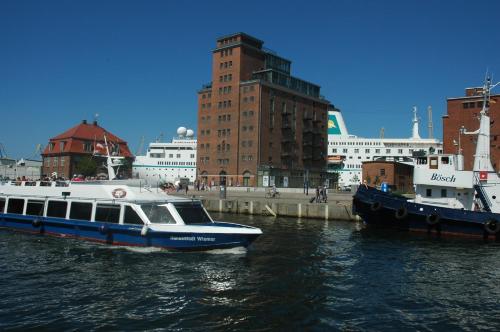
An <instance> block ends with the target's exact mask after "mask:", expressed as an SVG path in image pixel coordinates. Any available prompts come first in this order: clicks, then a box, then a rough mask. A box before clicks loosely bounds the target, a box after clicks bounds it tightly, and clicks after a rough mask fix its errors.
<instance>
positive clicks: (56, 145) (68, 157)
mask: <svg viewBox="0 0 500 332" xmlns="http://www.w3.org/2000/svg"><path fill="white" fill-rule="evenodd" d="M104 135H106V139H107V141H108V144H109V147H110V152H111V154H112V155H118V156H123V157H125V158H126V159H129V160H130V161H132V160H133V158H134V156H133V155H132V153H131V152H130V150H129V148H128V146H127V142H125V141H124V140H122V139H121V138H119V137H117V136H115V135H113V134H112V133H110V132H108V131H107V130H106V129H104V128H102V127H100V126H99V125H98V124H97V121H94V122H93V123H92V124H88V123H87V121H86V120H83V121H82V123H80V124H79V125H77V126H74V127H73V128H71V129H69V130H67V131H65V132H64V133H62V134H60V135H57V136H55V137H53V138H51V139H50V140H49V144H47V147H46V148H45V150H44V151H43V153H42V160H43V166H42V174H43V175H45V176H50V175H52V174H53V173H57V176H62V177H65V178H68V179H69V178H71V177H72V176H73V174H75V169H76V165H77V164H78V163H79V161H80V160H81V159H82V158H83V157H85V156H94V157H95V158H97V162H98V164H102V162H104V158H102V157H98V156H97V155H98V153H100V154H104V153H105V149H104V148H103V147H104V146H105V144H104Z"/></svg>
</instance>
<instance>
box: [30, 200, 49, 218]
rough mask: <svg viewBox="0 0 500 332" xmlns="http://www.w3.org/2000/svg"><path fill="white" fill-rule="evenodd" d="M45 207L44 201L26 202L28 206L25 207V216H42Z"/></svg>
mask: <svg viewBox="0 0 500 332" xmlns="http://www.w3.org/2000/svg"><path fill="white" fill-rule="evenodd" d="M44 207H45V201H38V200H31V199H29V200H28V205H26V215H28V216H43V208H44Z"/></svg>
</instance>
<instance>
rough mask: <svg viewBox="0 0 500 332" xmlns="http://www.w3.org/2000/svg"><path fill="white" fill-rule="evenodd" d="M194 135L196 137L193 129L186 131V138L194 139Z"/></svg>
mask: <svg viewBox="0 0 500 332" xmlns="http://www.w3.org/2000/svg"><path fill="white" fill-rule="evenodd" d="M193 135H194V131H193V129H188V130H187V131H186V137H193Z"/></svg>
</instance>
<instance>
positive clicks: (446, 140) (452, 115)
mask: <svg viewBox="0 0 500 332" xmlns="http://www.w3.org/2000/svg"><path fill="white" fill-rule="evenodd" d="M481 93H482V88H468V89H466V90H465V97H459V98H449V99H448V101H447V104H448V111H447V114H446V115H445V116H443V147H444V153H452V154H456V153H458V143H459V142H460V147H461V150H462V153H463V155H464V168H465V170H472V167H473V165H474V153H475V151H476V139H477V136H476V135H463V134H460V133H459V131H460V128H461V127H462V126H464V127H465V129H466V130H467V131H469V132H472V131H475V130H477V129H478V128H479V112H481V109H482V105H483V97H482V94H481ZM489 116H490V118H491V123H492V124H491V128H490V135H491V146H490V148H491V150H490V152H491V162H492V164H493V167H494V168H495V170H496V171H497V172H499V171H500V95H492V96H491V103H490V110H489Z"/></svg>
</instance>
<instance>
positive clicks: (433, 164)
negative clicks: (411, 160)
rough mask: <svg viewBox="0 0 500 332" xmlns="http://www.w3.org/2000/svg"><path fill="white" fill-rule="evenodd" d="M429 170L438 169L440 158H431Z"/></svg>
mask: <svg viewBox="0 0 500 332" xmlns="http://www.w3.org/2000/svg"><path fill="white" fill-rule="evenodd" d="M429 168H430V169H438V157H430V158H429Z"/></svg>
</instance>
